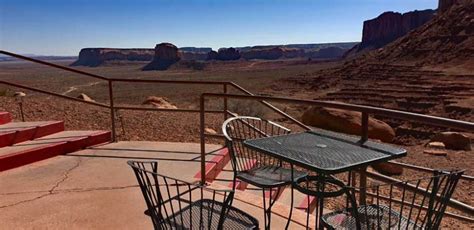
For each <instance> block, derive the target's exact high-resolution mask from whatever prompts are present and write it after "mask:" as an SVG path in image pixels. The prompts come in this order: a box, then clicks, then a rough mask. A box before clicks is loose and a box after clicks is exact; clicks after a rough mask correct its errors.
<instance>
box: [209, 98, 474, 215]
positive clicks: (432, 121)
mask: <svg viewBox="0 0 474 230" xmlns="http://www.w3.org/2000/svg"><path fill="white" fill-rule="evenodd" d="M209 98H224V99H245V100H257V101H265V102H266V103H268V102H277V103H290V104H299V105H308V106H317V107H327V108H335V109H342V110H350V111H356V112H360V113H362V116H361V119H362V120H361V124H362V129H361V133H360V137H361V141H362V142H363V141H366V140H367V139H368V129H369V127H368V126H369V115H378V116H383V117H388V118H396V119H400V120H408V121H415V122H419V123H423V124H429V125H434V126H441V127H445V128H451V129H455V130H462V131H467V132H473V131H474V123H472V122H467V121H459V120H453V119H449V118H442V117H435V116H430V115H423V114H417V113H411V112H405V111H398V110H393V109H384V108H378V107H372V106H364V105H354V104H347V103H342V102H331V101H321V100H303V99H295V98H286V97H269V96H254V95H253V96H252V95H238V94H222V93H204V94H202V95H201V98H200V108H201V113H200V133H201V137H200V138H201V139H200V141H201V143H200V144H201V179H202V181H201V183H205V157H206V146H205V142H206V135H205V133H204V128H205V120H206V117H205V113H204V111H205V107H206V104H205V102H206V99H209ZM228 113H229V114H232V113H230V112H229V111H228ZM389 163H392V164H397V165H399V166H401V167H405V168H410V169H415V170H419V171H425V172H427V171H431V170H432V169H427V168H424V167H420V166H415V165H410V164H405V163H398V162H389ZM364 171H365V170H362V171H360V172H359V173H360V174H365V175H362V177H361V180H362V179H365V178H366V176H369V177H371V178H374V179H380V178H379V177H376V176H375V175H377V174H373V173H365V172H364ZM462 179H465V180H467V181H471V182H472V181H473V177H472V176H464V177H462ZM450 204H451V206H452V207H454V208H456V209H458V210H461V211H463V212H466V213H468V214H470V215H473V214H474V208H473V207H472V206H469V205H466V204H464V203H460V202H457V201H456V202H451V203H450ZM461 218H464V219H466V218H468V219H472V218H469V217H461Z"/></svg>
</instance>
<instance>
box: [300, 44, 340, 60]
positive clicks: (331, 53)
mask: <svg viewBox="0 0 474 230" xmlns="http://www.w3.org/2000/svg"><path fill="white" fill-rule="evenodd" d="M346 51H347V50H345V49H342V48H340V47H337V46H330V47H326V48H321V49H319V50H315V51H311V52H308V53H307V54H306V57H308V58H313V59H335V58H341V57H342V56H343V55H344V53H345V52H346Z"/></svg>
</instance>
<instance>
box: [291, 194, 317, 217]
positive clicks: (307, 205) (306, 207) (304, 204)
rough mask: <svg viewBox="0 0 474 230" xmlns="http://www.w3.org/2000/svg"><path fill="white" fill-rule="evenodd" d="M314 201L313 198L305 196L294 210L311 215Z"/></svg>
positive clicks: (314, 198)
mask: <svg viewBox="0 0 474 230" xmlns="http://www.w3.org/2000/svg"><path fill="white" fill-rule="evenodd" d="M316 201H317V200H316V197H315V196H306V197H305V198H304V200H302V201H301V203H300V204H299V205H298V206H296V207H295V208H296V209H300V210H303V211H306V212H309V213H311V212H313V210H314V209H315V208H316Z"/></svg>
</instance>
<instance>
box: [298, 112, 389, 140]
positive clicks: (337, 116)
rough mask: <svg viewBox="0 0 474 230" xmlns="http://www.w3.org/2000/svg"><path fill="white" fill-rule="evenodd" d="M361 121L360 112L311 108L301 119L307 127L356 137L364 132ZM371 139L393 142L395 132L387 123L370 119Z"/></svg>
mask: <svg viewBox="0 0 474 230" xmlns="http://www.w3.org/2000/svg"><path fill="white" fill-rule="evenodd" d="M361 120H362V119H361V114H360V113H359V112H354V111H346V110H340V109H330V108H321V107H311V108H309V109H308V110H306V111H305V112H304V113H303V116H302V118H301V121H302V122H303V123H304V124H306V125H310V126H315V127H318V128H322V129H327V130H332V131H336V132H342V133H348V134H354V135H360V134H361V132H362V123H361ZM369 137H370V138H373V139H377V140H381V141H383V142H391V141H392V140H393V138H394V137H395V131H394V130H393V129H392V127H390V125H388V124H387V123H385V122H383V121H380V120H377V119H375V118H369Z"/></svg>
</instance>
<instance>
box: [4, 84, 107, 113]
mask: <svg viewBox="0 0 474 230" xmlns="http://www.w3.org/2000/svg"><path fill="white" fill-rule="evenodd" d="M0 84H5V85H10V86H13V87H16V88H21V89H26V90H30V91H35V92H39V93H44V94H48V95H51V96H55V97H60V98H64V99H67V100H73V101H77V102H82V103H86V104H90V105H95V106H99V107H102V108H110V107H109V106H108V105H105V104H102V103H98V102H93V101H84V100H82V99H78V98H74V97H69V96H66V95H62V94H58V93H53V92H49V91H45V90H41V89H37V88H33V87H28V86H24V85H19V84H15V83H11V82H6V81H1V80H0Z"/></svg>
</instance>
